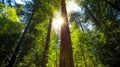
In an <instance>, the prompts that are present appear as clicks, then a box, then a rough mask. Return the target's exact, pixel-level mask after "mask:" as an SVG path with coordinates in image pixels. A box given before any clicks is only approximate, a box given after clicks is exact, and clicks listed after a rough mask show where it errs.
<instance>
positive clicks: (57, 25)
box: [52, 13, 64, 33]
mask: <svg viewBox="0 0 120 67" xmlns="http://www.w3.org/2000/svg"><path fill="white" fill-rule="evenodd" d="M63 22H64V21H63V18H62V16H61V14H60V13H56V15H55V17H54V18H53V22H52V26H53V29H54V30H55V31H56V32H58V33H59V32H60V31H61V26H62V24H63Z"/></svg>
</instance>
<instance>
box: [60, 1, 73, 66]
mask: <svg viewBox="0 0 120 67" xmlns="http://www.w3.org/2000/svg"><path fill="white" fill-rule="evenodd" d="M61 13H62V17H63V19H64V21H63V24H62V25H61V45H60V66H59V67H74V63H73V56H72V46H71V38H70V31H69V25H68V18H67V11H66V4H65V0H61Z"/></svg>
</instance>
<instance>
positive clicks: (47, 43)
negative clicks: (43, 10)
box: [42, 18, 52, 67]
mask: <svg viewBox="0 0 120 67" xmlns="http://www.w3.org/2000/svg"><path fill="white" fill-rule="evenodd" d="M51 26H52V18H50V20H49V26H48V31H47V39H46V45H45V48H44V53H43V59H42V62H43V63H42V67H46V64H47V63H48V56H47V54H48V51H49V43H50V34H51Z"/></svg>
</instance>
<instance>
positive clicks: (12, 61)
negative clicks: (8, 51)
mask: <svg viewBox="0 0 120 67" xmlns="http://www.w3.org/2000/svg"><path fill="white" fill-rule="evenodd" d="M33 15H34V13H33ZM33 15H32V16H31V18H30V20H29V21H28V24H27V26H26V27H25V30H24V32H23V34H22V36H21V38H20V40H19V42H18V44H17V46H16V49H15V51H14V53H13V55H12V57H11V60H10V62H9V64H8V66H7V67H13V65H14V63H15V59H16V56H17V55H18V53H19V50H20V47H21V44H22V41H23V39H24V37H25V34H26V32H27V30H28V28H29V26H30V23H31V20H32V18H33Z"/></svg>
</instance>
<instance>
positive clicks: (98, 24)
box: [84, 5, 100, 27]
mask: <svg viewBox="0 0 120 67" xmlns="http://www.w3.org/2000/svg"><path fill="white" fill-rule="evenodd" d="M84 6H85V8H86V10H87V11H88V12H89V14H90V15H91V17H92V18H93V20H94V21H95V24H96V25H97V26H98V27H99V26H100V22H99V21H98V20H97V19H96V17H95V16H94V15H93V13H92V12H91V11H90V10H89V8H88V7H87V5H84Z"/></svg>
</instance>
